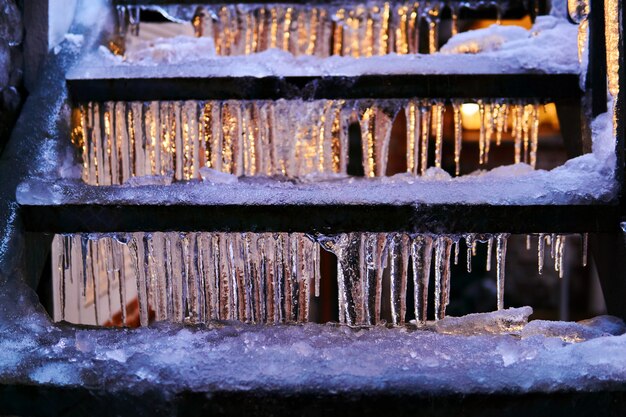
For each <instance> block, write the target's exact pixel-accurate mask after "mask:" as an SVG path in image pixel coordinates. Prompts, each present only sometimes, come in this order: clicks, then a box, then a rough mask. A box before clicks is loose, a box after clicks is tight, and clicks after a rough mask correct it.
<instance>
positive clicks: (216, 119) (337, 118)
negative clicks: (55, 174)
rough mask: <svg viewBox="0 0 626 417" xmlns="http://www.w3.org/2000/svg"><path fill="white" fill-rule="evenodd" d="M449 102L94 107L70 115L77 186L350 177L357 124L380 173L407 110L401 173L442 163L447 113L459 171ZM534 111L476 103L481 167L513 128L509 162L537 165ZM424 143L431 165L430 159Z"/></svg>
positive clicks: (365, 161)
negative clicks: (210, 174)
mask: <svg viewBox="0 0 626 417" xmlns="http://www.w3.org/2000/svg"><path fill="white" fill-rule="evenodd" d="M447 104H448V103H447V101H445V100H422V99H412V100H369V99H362V100H313V101H305V100H276V101H243V100H227V101H152V102H104V103H98V102H90V103H86V104H83V105H80V106H78V107H77V108H76V109H75V112H74V116H73V134H72V141H73V143H74V144H75V145H76V146H77V147H78V148H79V149H80V151H81V154H82V163H83V174H82V177H83V180H84V181H85V182H86V183H88V184H91V185H116V184H124V183H129V182H130V183H131V184H132V183H134V182H133V181H131V179H132V178H133V177H149V178H151V180H152V181H153V182H156V183H161V184H165V183H167V182H168V181H170V182H171V180H172V179H173V180H179V181H180V180H191V179H200V178H202V177H204V175H203V174H202V170H203V169H204V168H205V167H207V168H211V169H213V170H216V171H219V172H222V173H226V174H232V175H235V176H255V175H263V176H281V177H288V178H298V177H305V176H311V175H314V176H317V177H318V178H325V177H328V176H333V175H337V174H339V175H346V174H347V167H348V163H349V161H348V157H349V140H350V139H349V133H348V132H349V126H350V125H352V124H356V125H358V126H360V129H359V130H360V135H361V149H362V165H363V172H364V173H365V176H367V177H382V176H385V175H386V171H387V159H388V156H389V146H390V139H391V130H392V126H393V124H394V120H395V119H396V116H397V115H398V113H400V112H401V111H402V110H404V113H405V116H406V134H407V136H406V149H407V151H406V162H407V164H406V165H407V171H408V172H409V173H412V174H414V175H423V174H424V173H425V172H426V170H427V169H428V167H429V166H431V163H432V162H434V166H436V167H438V168H440V167H441V164H442V158H443V148H444V143H445V142H446V141H445V140H444V139H445V138H444V133H443V132H444V123H445V120H444V119H445V116H446V114H448V115H450V114H452V117H453V119H454V120H453V122H454V140H453V142H454V161H455V171H456V174H457V175H458V174H459V173H460V166H461V147H462V140H463V137H462V136H463V126H462V124H461V117H460V112H461V110H460V108H461V101H459V100H452V101H451V103H450V104H451V107H453V109H452V111H449V112H446V105H447ZM538 108H539V104H538V103H530V104H529V103H523V102H518V101H510V100H505V99H494V100H480V101H479V109H480V122H481V128H480V137H479V145H480V146H479V148H480V154H479V162H480V163H481V164H486V163H487V161H488V156H489V149H490V147H491V142H493V141H495V145H499V144H500V143H501V140H502V135H503V133H504V132H507V131H509V130H510V134H511V136H512V137H513V140H514V143H515V147H514V149H515V154H514V161H515V163H518V162H522V161H523V162H526V163H528V164H530V165H531V166H532V167H534V166H535V164H536V159H537V145H538V140H539V116H538ZM449 117H450V116H449ZM431 142H433V143H432V145H431ZM430 146H434V148H435V159H434V161H430V160H429V158H428V155H429V153H428V149H429V147H430ZM135 182H136V181H135ZM140 183H141V182H140Z"/></svg>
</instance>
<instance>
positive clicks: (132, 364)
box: [0, 275, 626, 398]
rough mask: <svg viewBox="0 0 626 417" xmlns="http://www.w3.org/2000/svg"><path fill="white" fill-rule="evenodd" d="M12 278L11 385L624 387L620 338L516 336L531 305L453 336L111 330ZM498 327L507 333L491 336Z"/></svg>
mask: <svg viewBox="0 0 626 417" xmlns="http://www.w3.org/2000/svg"><path fill="white" fill-rule="evenodd" d="M6 278H7V277H6V275H3V276H2V281H3V286H2V291H1V292H0V303H1V304H2V305H3V306H5V308H3V309H2V311H0V316H1V317H0V320H1V322H2V326H0V341H1V342H0V346H2V354H0V377H2V378H3V379H5V380H12V381H20V380H24V381H33V382H38V383H45V384H47V385H48V386H67V385H71V386H81V385H82V386H85V385H87V384H89V383H91V384H93V383H94V381H96V383H97V384H99V385H102V386H106V387H107V389H110V390H116V391H115V392H120V393H122V392H144V390H147V389H158V391H159V393H160V394H161V395H163V396H166V397H167V398H169V397H170V396H172V395H178V394H179V393H182V392H185V391H186V392H189V390H193V391H195V392H205V393H207V394H210V393H212V392H224V391H232V392H237V391H242V390H244V391H250V390H252V391H257V390H260V389H266V390H267V389H271V390H273V391H274V392H278V391H289V392H295V391H297V390H298V389H301V388H302V387H306V389H307V391H308V392H311V390H312V391H315V392H319V393H321V394H324V393H328V394H331V393H336V392H338V391H340V392H371V391H372V390H377V389H380V384H381V381H384V382H385V388H392V389H396V388H397V389H410V390H415V391H419V392H422V393H430V394H438V395H441V394H445V393H449V394H450V393H457V394H474V393H484V394H488V393H494V392H501V391H502V392H507V393H528V392H537V391H541V392H544V393H546V392H547V393H551V392H562V391H563V390H582V391H588V390H594V389H600V388H601V389H608V388H610V387H615V388H618V387H620V386H623V384H624V382H625V381H626V361H625V360H624V355H623V352H624V349H626V337H625V336H624V335H622V336H602V337H598V338H595V339H591V340H587V341H580V342H577V343H571V342H565V341H563V340H561V339H559V338H556V337H551V336H548V337H546V335H544V334H543V333H541V332H537V333H536V334H535V335H533V336H532V337H525V338H519V337H517V336H515V334H516V333H518V332H519V330H515V328H516V327H517V326H516V324H515V323H520V325H521V326H523V325H524V321H525V320H526V317H525V316H527V315H528V314H529V312H530V309H529V308H522V309H511V310H503V311H500V312H496V313H491V315H481V316H473V317H472V316H470V317H469V318H455V319H456V320H459V321H460V323H461V324H460V325H459V326H460V327H459V329H458V330H454V329H453V327H452V326H451V322H452V321H453V319H452V318H449V317H448V318H446V319H443V320H441V321H439V322H438V323H437V325H436V326H441V327H440V329H444V328H445V331H446V333H447V332H450V333H453V334H446V333H438V332H437V331H432V330H430V329H429V328H428V327H427V326H424V327H420V329H419V330H410V329H407V328H404V327H402V328H385V327H383V326H376V327H373V328H360V329H352V328H348V327H346V326H339V327H338V326H336V325H332V324H329V325H319V324H313V323H309V324H304V325H291V326H265V325H245V324H241V323H233V322H221V323H211V324H209V325H206V326H200V327H189V326H183V325H181V324H175V323H159V324H157V325H152V326H149V327H145V328H139V329H135V330H129V329H127V330H115V331H113V330H111V329H89V328H75V327H72V326H68V325H66V324H58V325H57V324H54V323H51V322H50V320H49V318H47V316H46V314H45V312H44V311H43V310H42V308H41V307H40V306H39V307H35V306H37V298H36V295H35V294H34V292H33V290H31V289H29V288H28V287H27V286H26V285H25V284H23V282H22V280H21V279H19V278H20V277H19V276H18V277H11V279H10V280H7V279H6ZM14 278H17V279H14ZM16 300H18V301H19V302H16ZM497 317H499V318H501V319H502V321H499V319H498V318H497ZM464 319H467V320H466V322H464V323H463V320H464ZM601 320H602V321H605V320H606V319H601ZM509 323H511V324H512V325H513V327H514V329H513V330H511V329H510V328H508V325H509ZM530 323H531V324H532V321H531V322H530ZM501 325H502V326H503V327H504V329H502V331H501V332H498V331H496V329H498V328H499V326H501ZM444 326H445V327H444ZM461 329H464V330H461ZM522 331H523V329H522ZM468 333H471V336H470V337H466V336H465V335H466V334H468ZM548 334H550V332H548ZM572 342H573V341H572ZM42 356H43V357H45V360H44V359H42ZM94 375H95V376H97V379H96V380H94Z"/></svg>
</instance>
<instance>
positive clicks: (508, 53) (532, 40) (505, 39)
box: [441, 16, 578, 72]
mask: <svg viewBox="0 0 626 417" xmlns="http://www.w3.org/2000/svg"><path fill="white" fill-rule="evenodd" d="M577 33H578V27H577V26H576V25H572V24H571V23H569V22H567V21H566V20H565V19H560V18H557V17H554V16H538V17H537V20H536V22H535V24H534V25H533V27H532V28H531V29H530V30H525V29H523V28H520V27H514V26H500V25H492V26H490V27H488V28H485V29H478V30H471V31H468V32H464V33H460V34H458V35H456V36H454V37H452V38H451V39H450V40H449V41H448V43H446V44H445V45H444V46H442V47H441V53H442V54H459V53H460V54H467V53H471V54H476V53H481V54H482V55H483V56H484V57H492V58H494V59H498V60H506V61H508V62H509V63H516V66H517V67H518V68H523V69H534V68H537V63H538V62H539V63H541V67H542V68H544V69H545V70H546V71H549V72H569V71H572V69H574V68H576V67H578V64H577V56H578V55H577V54H578V44H577Z"/></svg>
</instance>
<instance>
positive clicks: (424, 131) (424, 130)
mask: <svg viewBox="0 0 626 417" xmlns="http://www.w3.org/2000/svg"><path fill="white" fill-rule="evenodd" d="M420 120H421V122H422V126H421V129H420V133H421V135H422V139H421V144H420V148H421V149H420V153H421V162H420V175H424V174H425V173H426V169H428V140H429V138H430V106H429V105H428V104H427V103H422V105H421V106H420Z"/></svg>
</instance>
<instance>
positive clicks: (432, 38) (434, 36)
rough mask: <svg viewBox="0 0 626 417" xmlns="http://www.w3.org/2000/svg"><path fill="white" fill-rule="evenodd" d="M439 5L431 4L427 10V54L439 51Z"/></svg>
mask: <svg viewBox="0 0 626 417" xmlns="http://www.w3.org/2000/svg"><path fill="white" fill-rule="evenodd" d="M439 12H440V10H439V5H438V4H431V5H429V8H428V10H427V16H426V21H427V23H428V53H430V54H434V53H435V52H437V51H438V50H439V19H440V16H439Z"/></svg>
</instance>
